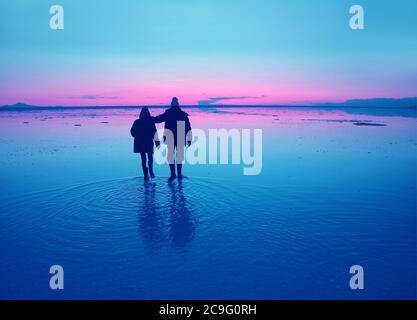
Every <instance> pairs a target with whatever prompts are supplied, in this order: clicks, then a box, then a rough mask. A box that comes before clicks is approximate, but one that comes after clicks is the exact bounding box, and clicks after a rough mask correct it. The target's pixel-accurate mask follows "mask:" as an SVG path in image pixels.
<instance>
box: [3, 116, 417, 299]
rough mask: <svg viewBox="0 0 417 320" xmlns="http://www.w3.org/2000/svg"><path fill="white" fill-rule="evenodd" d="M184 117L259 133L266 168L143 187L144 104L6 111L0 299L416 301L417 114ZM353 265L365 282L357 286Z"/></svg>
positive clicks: (204, 169)
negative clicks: (133, 128) (134, 135)
mask: <svg viewBox="0 0 417 320" xmlns="http://www.w3.org/2000/svg"><path fill="white" fill-rule="evenodd" d="M161 111H162V110H159V109H153V110H151V112H152V113H153V114H158V113H159V112H161ZM187 112H189V114H190V118H191V121H192V124H193V127H195V128H202V129H204V130H207V129H209V128H262V129H263V169H262V173H261V174H260V175H258V176H244V175H243V171H242V168H243V167H242V165H196V166H191V165H186V166H185V168H184V170H185V173H186V176H187V177H186V178H185V179H184V180H183V181H181V182H179V181H175V182H174V183H172V184H168V183H167V181H166V177H167V175H168V168H166V166H162V165H161V166H156V173H157V176H158V177H157V178H156V179H154V180H152V181H150V182H144V181H143V179H142V178H141V177H140V176H139V175H140V164H139V159H138V157H137V156H136V155H134V154H133V153H132V139H131V138H130V136H129V129H130V125H131V123H132V121H133V120H134V119H135V117H136V114H137V110H132V109H106V110H94V109H87V110H42V111H39V110H33V111H24V112H12V111H7V112H0V131H1V136H0V151H1V154H2V157H1V159H0V173H1V177H2V184H1V186H0V191H1V193H0V200H1V208H2V209H1V219H0V244H1V251H0V261H1V263H0V280H1V281H0V297H1V298H52V299H55V298H56V299H60V298H70V299H73V298H81V299H83V298H98V299H112V298H126V299H164V298H169V299H207V298H208V299H210V298H217V299H222V298H228V299H239V298H242V299H259V298H263V299H290V298H295V299H318V298H346V299H350V298H359V299H362V298H394V299H395V298H415V297H416V165H417V153H416V148H417V141H416V118H415V117H410V116H401V115H386V114H385V113H384V112H381V115H375V110H372V113H370V114H363V110H361V113H362V114H355V113H351V112H346V111H341V110H319V109H316V110H315V109H302V108H294V109H285V108H217V109H208V110H199V109H189V110H187ZM358 124H359V125H358ZM53 264H59V265H62V266H63V267H64V270H65V289H64V290H63V291H52V290H50V289H49V287H48V283H49V277H50V274H49V273H48V271H49V267H50V266H51V265H53ZM355 264H360V265H362V266H363V267H364V269H365V275H366V282H365V286H366V290H364V291H352V290H350V288H349V278H350V274H349V268H350V266H352V265H355Z"/></svg>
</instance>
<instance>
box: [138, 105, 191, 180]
mask: <svg viewBox="0 0 417 320" xmlns="http://www.w3.org/2000/svg"><path fill="white" fill-rule="evenodd" d="M161 122H165V130H164V142H165V143H166V145H167V148H168V150H167V151H168V154H167V155H168V163H169V170H170V172H171V175H170V177H169V179H168V181H170V182H171V181H173V180H174V179H176V178H177V177H178V179H182V162H183V161H184V148H185V144H187V145H188V146H189V145H190V144H191V140H192V136H191V124H190V120H189V119H188V114H187V113H186V112H184V111H182V110H181V108H180V105H179V102H178V98H172V102H171V107H170V108H168V109H167V110H166V111H165V112H164V113H163V114H161V115H159V116H156V117H152V116H151V114H150V112H149V109H148V108H147V107H143V108H142V111H141V112H140V116H139V119H137V120H135V122H134V123H133V126H132V129H130V133H131V135H132V136H133V138H135V140H134V152H135V153H139V154H140V156H141V159H142V170H143V176H144V178H145V180H149V177H151V178H154V177H155V173H154V171H153V151H154V143H155V145H156V147H157V148H158V147H159V146H160V144H161V143H160V141H159V140H158V137H157V135H155V133H156V126H155V123H161ZM175 160H176V161H175ZM175 165H176V169H177V173H176V172H175Z"/></svg>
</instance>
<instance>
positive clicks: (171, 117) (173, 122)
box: [154, 107, 192, 145]
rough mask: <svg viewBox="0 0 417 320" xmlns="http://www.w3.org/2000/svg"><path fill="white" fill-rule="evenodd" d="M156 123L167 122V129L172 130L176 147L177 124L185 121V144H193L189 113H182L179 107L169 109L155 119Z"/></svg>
mask: <svg viewBox="0 0 417 320" xmlns="http://www.w3.org/2000/svg"><path fill="white" fill-rule="evenodd" d="M154 121H155V123H161V122H165V129H168V130H170V131H171V132H172V134H173V135H174V143H175V145H176V144H177V122H178V121H183V122H184V124H185V132H184V142H191V140H192V137H191V132H190V131H191V124H190V120H189V119H188V113H186V112H184V111H182V110H181V109H180V108H179V107H171V108H169V109H168V110H166V111H165V112H164V113H163V114H161V115H159V116H156V117H154ZM187 134H188V136H187Z"/></svg>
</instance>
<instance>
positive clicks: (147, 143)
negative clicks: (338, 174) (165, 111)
mask: <svg viewBox="0 0 417 320" xmlns="http://www.w3.org/2000/svg"><path fill="white" fill-rule="evenodd" d="M155 133H156V127H155V122H154V120H153V118H151V117H149V118H146V119H137V120H136V121H135V122H134V123H133V126H132V129H130V134H131V135H132V136H133V137H134V138H135V140H134V147H133V152H134V153H142V152H147V153H153V147H154V137H155ZM155 143H156V144H157V145H158V144H159V141H155Z"/></svg>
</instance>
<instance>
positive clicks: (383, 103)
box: [0, 97, 417, 110]
mask: <svg viewBox="0 0 417 320" xmlns="http://www.w3.org/2000/svg"><path fill="white" fill-rule="evenodd" d="M219 106H221V107H223V108H224V107H233V106H232V105H214V104H211V105H207V106H201V105H196V106H184V107H198V108H211V107H219ZM261 106H262V107H265V106H264V105H261ZM271 106H276V107H278V106H280V105H271ZM282 106H285V107H296V106H295V105H282ZM298 106H299V107H302V106H305V107H332V108H337V107H339V108H348V107H352V108H417V97H411V98H399V99H394V98H373V99H352V100H346V101H344V102H316V103H310V104H305V105H298ZM155 107H158V108H161V107H164V106H155ZM235 107H245V106H242V105H237V106H235ZM248 107H253V106H248ZM0 108H2V109H8V110H9V109H14V110H17V109H36V108H42V109H45V108H54V109H65V108H106V109H107V108H109V109H110V108H137V106H106V107H104V106H95V107H93V106H72V107H65V106H34V105H29V104H26V103H22V102H18V103H16V104H13V105H4V106H0Z"/></svg>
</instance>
